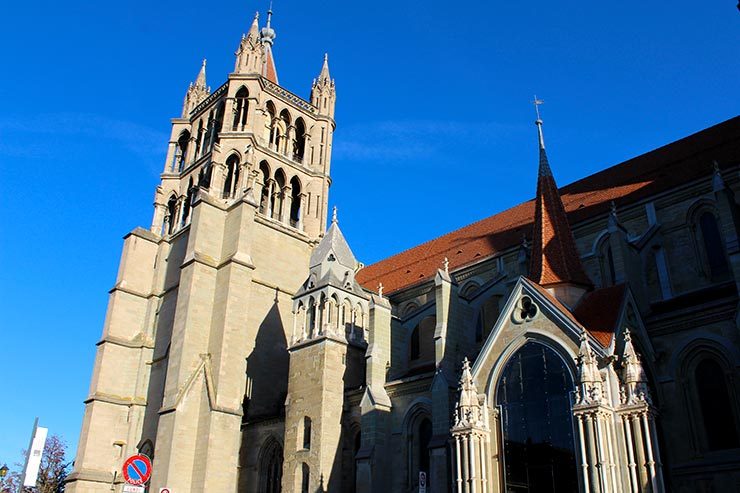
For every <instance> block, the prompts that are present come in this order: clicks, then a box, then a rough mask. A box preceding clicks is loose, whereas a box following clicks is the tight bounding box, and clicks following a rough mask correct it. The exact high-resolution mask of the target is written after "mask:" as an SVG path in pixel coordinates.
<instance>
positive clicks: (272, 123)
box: [267, 101, 277, 149]
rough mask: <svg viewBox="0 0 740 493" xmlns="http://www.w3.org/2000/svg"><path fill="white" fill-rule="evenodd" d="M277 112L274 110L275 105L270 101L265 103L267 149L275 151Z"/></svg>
mask: <svg viewBox="0 0 740 493" xmlns="http://www.w3.org/2000/svg"><path fill="white" fill-rule="evenodd" d="M276 116H277V112H276V110H275V105H274V104H273V103H272V101H268V102H267V118H268V119H269V124H268V126H269V129H270V130H269V132H270V135H269V139H268V141H269V147H270V149H275V147H276V143H277V134H276V132H277V118H276Z"/></svg>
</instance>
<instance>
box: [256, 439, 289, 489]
mask: <svg viewBox="0 0 740 493" xmlns="http://www.w3.org/2000/svg"><path fill="white" fill-rule="evenodd" d="M260 457H261V458H260V473H259V474H260V475H259V478H260V479H259V481H260V486H259V488H260V489H259V491H260V493H280V482H281V480H282V477H283V448H282V447H281V446H280V444H279V443H278V441H277V440H275V439H274V438H269V439H268V440H267V442H266V443H265V445H264V446H263V447H262V453H261V454H260Z"/></svg>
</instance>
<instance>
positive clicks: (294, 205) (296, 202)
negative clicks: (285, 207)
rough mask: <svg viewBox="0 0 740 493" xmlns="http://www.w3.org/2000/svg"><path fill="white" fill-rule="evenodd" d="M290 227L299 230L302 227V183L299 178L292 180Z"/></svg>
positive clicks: (295, 177)
mask: <svg viewBox="0 0 740 493" xmlns="http://www.w3.org/2000/svg"><path fill="white" fill-rule="evenodd" d="M290 225H291V226H293V227H294V228H299V229H300V225H301V181H300V180H299V179H298V177H297V176H294V177H293V178H291V180H290Z"/></svg>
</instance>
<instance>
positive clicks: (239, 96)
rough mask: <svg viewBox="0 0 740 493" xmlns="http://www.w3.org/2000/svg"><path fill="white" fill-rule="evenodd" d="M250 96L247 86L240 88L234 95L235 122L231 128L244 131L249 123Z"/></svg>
mask: <svg viewBox="0 0 740 493" xmlns="http://www.w3.org/2000/svg"><path fill="white" fill-rule="evenodd" d="M248 97H249V91H247V88H246V87H242V88H241V89H239V90H238V91H237V92H236V96H235V97H234V123H233V125H232V127H231V128H232V130H234V131H235V132H238V131H243V130H244V127H245V126H246V124H247V110H248V109H249V100H248V99H247V98H248Z"/></svg>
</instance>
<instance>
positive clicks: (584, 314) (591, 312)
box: [573, 284, 626, 347]
mask: <svg viewBox="0 0 740 493" xmlns="http://www.w3.org/2000/svg"><path fill="white" fill-rule="evenodd" d="M625 291H626V290H625V286H624V284H619V285H617V286H610V287H608V288H601V289H597V290H595V291H592V292H590V293H588V294H586V297H585V298H584V299H583V300H582V301H581V302H580V303H579V304H578V306H577V307H576V309H575V310H573V315H574V316H575V317H576V319H577V320H578V321H579V322H580V323H581V325H583V326H584V327H586V330H588V333H589V334H591V335H592V336H593V337H594V339H596V340H597V341H599V343H600V344H601V345H602V346H604V347H607V346H608V345H609V344H610V343H611V341H612V336H614V332H615V331H616V329H617V321H618V318H619V312H620V309H621V308H622V303H623V301H624V294H625Z"/></svg>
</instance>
